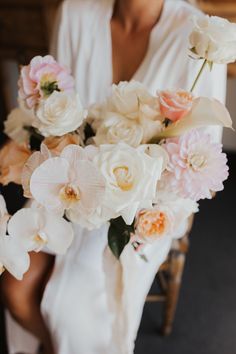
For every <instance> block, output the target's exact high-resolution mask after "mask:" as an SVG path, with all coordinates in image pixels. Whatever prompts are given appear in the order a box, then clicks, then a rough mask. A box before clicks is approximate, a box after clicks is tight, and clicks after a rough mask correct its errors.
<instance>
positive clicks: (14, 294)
mask: <svg viewBox="0 0 236 354" xmlns="http://www.w3.org/2000/svg"><path fill="white" fill-rule="evenodd" d="M98 1H99V0H98ZM163 3H164V0H148V6H147V0H117V2H116V4H115V7H114V12H113V16H112V19H111V36H112V60H113V83H119V82H120V81H129V80H130V79H132V77H133V75H134V74H135V72H136V71H137V69H138V68H139V66H140V65H141V63H142V61H143V59H144V57H145V55H146V53H147V49H148V45H149V38H150V33H151V31H152V28H153V27H154V26H155V24H156V23H157V22H158V20H159V18H160V16H161V12H162V8H163ZM124 53H125V55H124ZM53 264H54V257H53V256H51V255H48V254H45V253H41V252H40V253H32V254H31V266H30V269H29V271H28V272H27V273H26V274H25V276H24V279H23V281H20V282H19V281H17V280H16V279H15V278H14V277H12V276H11V275H10V274H9V273H7V272H5V273H4V275H3V276H2V277H1V294H2V297H3V300H4V303H5V306H6V307H7V308H8V310H9V311H10V313H11V314H12V316H13V317H14V318H15V319H16V321H17V322H18V323H19V324H21V326H22V327H24V328H25V329H26V330H28V331H29V332H31V333H32V334H34V335H35V336H36V337H37V338H39V340H40V342H41V343H42V344H43V347H44V354H53V353H55V351H54V350H53V345H52V341H51V339H50V335H49V332H48V330H47V327H46V325H45V323H44V321H43V317H42V315H41V312H40V302H41V299H42V294H43V291H44V288H45V285H46V283H47V281H48V279H49V277H50V274H51V272H52V269H53Z"/></svg>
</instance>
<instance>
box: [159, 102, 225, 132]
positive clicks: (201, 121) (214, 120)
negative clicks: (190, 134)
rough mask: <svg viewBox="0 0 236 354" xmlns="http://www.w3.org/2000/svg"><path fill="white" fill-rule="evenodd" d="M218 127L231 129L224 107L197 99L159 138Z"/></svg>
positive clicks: (220, 104) (217, 103)
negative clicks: (205, 127)
mask: <svg viewBox="0 0 236 354" xmlns="http://www.w3.org/2000/svg"><path fill="white" fill-rule="evenodd" d="M210 125H218V126H222V127H226V128H232V120H231V118H230V114H229V112H228V110H227V109H226V107H225V106H224V105H223V104H222V103H220V102H219V101H217V100H216V99H212V98H207V97H199V98H197V99H195V100H194V102H193V107H192V109H191V111H190V112H189V113H188V114H187V115H186V116H185V117H183V118H182V119H180V120H178V121H177V122H176V123H173V124H171V125H169V127H168V128H166V129H165V130H164V131H163V132H162V133H160V134H159V135H158V136H159V137H163V138H166V137H172V136H179V135H181V134H183V133H185V132H187V131H189V130H191V129H193V128H200V127H203V126H210Z"/></svg>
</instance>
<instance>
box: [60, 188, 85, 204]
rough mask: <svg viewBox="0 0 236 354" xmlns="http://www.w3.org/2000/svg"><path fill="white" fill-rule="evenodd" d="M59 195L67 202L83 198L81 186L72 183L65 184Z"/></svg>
mask: <svg viewBox="0 0 236 354" xmlns="http://www.w3.org/2000/svg"><path fill="white" fill-rule="evenodd" d="M59 195H60V198H61V199H62V200H63V201H67V202H79V201H80V199H81V197H80V190H79V188H78V187H76V186H74V185H72V184H67V185H65V186H64V187H63V188H62V189H61V190H60V194H59Z"/></svg>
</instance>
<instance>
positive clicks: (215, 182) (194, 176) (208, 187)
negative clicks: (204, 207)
mask: <svg viewBox="0 0 236 354" xmlns="http://www.w3.org/2000/svg"><path fill="white" fill-rule="evenodd" d="M163 147H164V148H165V149H166V151H167V152H168V154H169V163H168V166H167V172H166V173H164V176H163V179H164V182H165V183H166V184H168V186H169V188H170V189H171V190H172V191H173V192H175V193H177V194H178V195H179V196H181V197H184V198H190V199H192V200H195V201H197V200H199V199H205V198H209V199H210V198H211V197H212V192H217V191H221V190H223V189H224V186H223V181H224V180H226V179H227V177H228V166H227V158H226V155H225V154H224V153H222V144H218V143H212V142H211V138H210V135H207V134H204V133H202V132H200V131H197V130H193V131H191V132H189V133H186V134H184V135H183V136H181V137H180V138H174V139H167V140H166V143H165V144H164V145H163Z"/></svg>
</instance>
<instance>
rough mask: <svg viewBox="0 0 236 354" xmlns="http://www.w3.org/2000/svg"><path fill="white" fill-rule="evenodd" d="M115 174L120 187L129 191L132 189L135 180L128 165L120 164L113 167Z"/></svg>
mask: <svg viewBox="0 0 236 354" xmlns="http://www.w3.org/2000/svg"><path fill="white" fill-rule="evenodd" d="M113 173H114V176H115V178H116V183H117V185H118V187H119V188H120V189H121V190H122V191H124V192H127V191H129V190H131V189H132V187H133V181H132V178H131V176H130V175H129V168H128V167H127V166H119V167H116V168H114V169H113Z"/></svg>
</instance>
